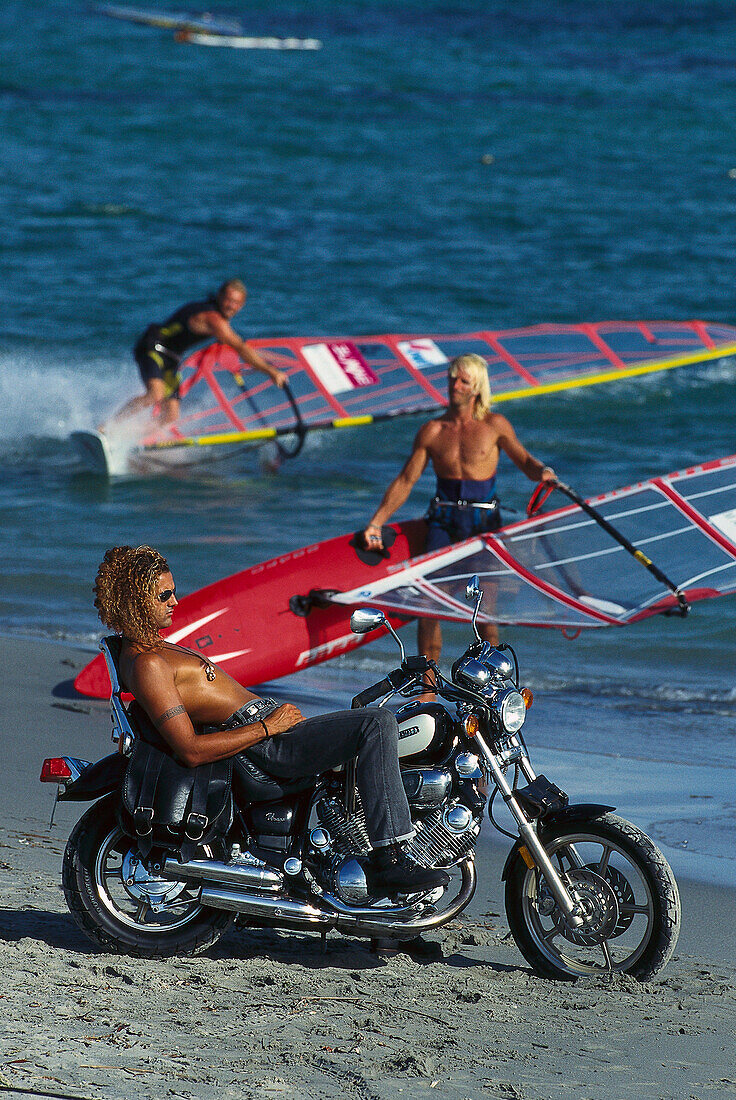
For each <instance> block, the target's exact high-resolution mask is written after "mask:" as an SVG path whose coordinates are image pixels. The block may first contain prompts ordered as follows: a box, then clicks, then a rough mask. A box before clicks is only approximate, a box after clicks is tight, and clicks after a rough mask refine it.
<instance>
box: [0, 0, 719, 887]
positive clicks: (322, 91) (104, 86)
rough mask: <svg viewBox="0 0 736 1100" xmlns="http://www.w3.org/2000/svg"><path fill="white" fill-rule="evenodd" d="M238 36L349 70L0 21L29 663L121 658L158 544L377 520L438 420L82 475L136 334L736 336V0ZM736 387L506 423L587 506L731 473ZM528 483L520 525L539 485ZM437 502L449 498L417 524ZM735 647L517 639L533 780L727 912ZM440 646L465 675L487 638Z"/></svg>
mask: <svg viewBox="0 0 736 1100" xmlns="http://www.w3.org/2000/svg"><path fill="white" fill-rule="evenodd" d="M141 6H142V5H141ZM171 6H172V7H176V8H178V7H180V5H178V4H177V5H171ZM148 7H149V8H150V9H151V10H166V9H167V5H165V4H156V3H154V0H149V4H148ZM190 10H192V11H196V8H194V7H192V8H191V9H190ZM216 10H217V13H219V14H222V15H227V16H234V17H236V18H240V19H241V20H242V21H243V23H244V25H245V26H246V32H247V33H250V34H254V35H260V34H276V35H294V36H299V37H318V38H320V39H322V41H323V43H324V48H323V49H322V50H321V51H319V52H309V53H307V52H303V53H299V52H293V53H290V52H283V53H276V52H266V51H260V52H257V51H237V50H226V49H217V50H214V49H207V48H204V47H195V46H191V45H185V44H181V43H177V42H176V41H175V40H174V38H173V35H172V33H171V32H169V31H164V30H160V29H155V28H150V27H143V26H137V25H134V24H132V23H127V22H122V21H118V20H114V19H111V18H108V17H105V16H104V15H103V14H100V11H99V9H97V8H96V7H95V5H82V4H75V3H70V2H68V0H47V2H46V3H45V4H43V5H39V4H37V3H32V2H31V0H5V3H4V4H3V5H2V6H0V61H1V65H0V152H1V154H2V159H1V163H2V171H1V172H0V211H1V212H2V226H1V228H0V234H1V239H2V243H3V247H2V249H1V250H0V400H1V401H2V408H3V415H2V417H0V463H1V464H2V471H3V473H2V478H1V479H0V630H2V632H3V633H4V634H5V635H15V636H21V635H22V636H31V637H39V638H44V639H52V640H53V639H57V640H61V641H65V642H71V643H74V644H76V645H81V646H83V647H89V648H90V649H93V648H94V647H95V643H96V639H97V637H98V635H99V626H98V624H97V622H96V619H95V616H94V612H93V608H92V601H91V585H92V581H93V577H94V574H95V571H96V567H97V563H98V562H99V560H100V558H101V556H102V554H103V553H104V550H105V549H106V548H107V547H108V546H110V545H113V544H114V543H118V542H133V543H138V542H152V543H154V544H155V545H157V546H158V547H159V548H160V549H161V550H162V551H163V552H164V553H165V554H166V556H167V557H168V559H169V560H170V561H171V562H172V564H173V567H174V570H175V573H176V577H177V581H178V584H179V586H180V588H181V589H182V590H191V589H194V588H197V587H200V586H201V585H202V584H204V583H207V582H209V581H211V580H213V579H215V578H216V577H218V576H224V575H226V574H229V573H232V572H235V571H236V570H238V569H241V568H244V567H245V566H248V565H251V564H253V563H255V562H258V561H261V560H263V559H265V558H268V557H271V556H273V555H275V554H278V553H279V552H282V551H284V550H287V549H291V548H293V547H295V546H299V545H303V544H306V543H309V542H313V541H316V540H318V539H321V538H325V537H328V536H331V535H334V534H338V533H340V532H342V531H346V530H350V529H352V528H354V527H357V526H358V525H362V524H363V523H364V522H365V521H366V520H367V518H368V517H369V515H370V514H371V512H372V511H373V509H374V507H375V505H376V502H377V500H378V499H379V498H380V495H381V492H382V490H383V488H384V487H385V485H386V483H387V482H388V481H389V480H390V478H391V477H392V476H393V475H394V474H395V473H396V471H397V470H398V468H399V466H400V464H401V462H402V460H403V458H404V456H405V454H406V452H407V450H408V447H409V444H410V440H411V438H412V436H413V434H414V432H415V430H416V427H417V425H418V422H416V421H411V420H407V421H403V422H394V423H392V424H389V425H386V426H380V427H379V426H376V427H372V428H364V429H360V430H355V431H351V432H347V431H344V432H336V433H332V434H331V435H325V436H323V437H321V438H317V437H315V438H314V439H310V441H309V443H308V444H307V446H306V447H305V449H304V452H303V453H302V455H301V456H300V457H299V458H298V459H297V460H295V461H294V462H292V463H287V464H285V465H284V466H283V467H282V468H281V470H280V472H279V473H278V474H277V475H273V474H269V473H267V472H266V471H265V470H264V469H262V468H261V465H260V464H259V460H258V457H257V456H256V455H252V456H246V457H245V458H244V459H243V460H242V462H236V463H233V464H232V465H228V466H224V467H223V466H218V467H217V468H213V469H211V470H206V471H204V472H198V473H191V472H190V473H187V474H181V475H179V476H176V477H165V478H164V477H159V478H139V479H126V480H123V481H118V482H114V483H107V482H102V481H100V480H99V479H97V478H94V477H92V476H90V475H89V474H87V473H86V472H85V471H84V470H83V469H82V467H81V466H80V464H79V462H78V460H77V458H76V456H75V454H74V452H73V450H72V448H71V446H70V444H69V442H68V436H69V432H70V431H71V430H73V429H75V428H80V427H89V426H92V425H94V424H95V423H97V422H98V421H99V420H100V419H102V418H104V417H105V416H106V415H107V414H109V413H110V412H111V411H112V410H113V409H114V408H115V407H117V406H118V405H119V404H120V403H121V402H122V401H123V400H125V399H126V398H127V397H128V396H129V395H130V394H131V393H133V392H136V391H137V390H138V387H139V383H138V377H137V370H136V367H135V364H134V363H133V359H132V356H131V350H130V349H131V347H132V344H133V341H134V339H135V337H136V336H137V335H138V333H139V332H140V331H141V330H142V328H143V327H144V326H145V325H146V324H147V323H148V322H149V321H151V320H156V319H160V318H162V317H163V316H165V315H166V314H167V312H168V311H170V310H171V309H173V308H175V307H176V306H178V305H179V304H181V303H182V302H184V301H186V300H188V299H189V298H191V297H194V296H197V295H199V294H200V293H202V292H205V291H208V290H210V289H211V288H213V287H215V286H217V285H218V284H219V283H220V282H221V281H222V280H223V279H224V278H226V277H230V276H240V277H241V278H243V279H244V281H245V282H246V284H247V285H248V288H249V300H248V303H247V306H246V308H245V310H244V311H243V313H242V314H240V315H238V317H237V318H236V327H237V328H238V329H239V331H241V332H242V333H243V334H244V335H249V336H252V337H256V336H274V335H278V334H291V335H325V334H338V333H343V334H350V333H370V332H386V331H404V332H421V331H435V332H438V331H439V332H441V331H445V332H461V331H472V330H473V329H478V328H501V327H511V326H519V325H527V324H535V323H538V322H542V321H552V322H554V321H585V320H604V319H636V318H644V319H659V318H669V319H685V318H694V317H700V318H704V319H708V320H713V321H726V322H732V323H733V322H734V319H735V318H736V304H735V302H734V291H733V272H734V259H735V258H736V238H735V237H734V233H733V214H734V205H735V202H736V145H735V144H734V133H735V128H734V112H733V105H734V94H735V92H736V64H735V62H736V48H735V47H734V43H735V42H736V8H734V6H733V4H732V3H731V2H730V0H666V2H665V0H653V2H652V3H649V4H646V5H643V4H641V3H640V2H639V0H616V2H615V3H613V2H606V0H603V2H601V3H598V4H592V5H591V4H582V3H580V2H578V0H555V2H551V0H550V2H544V0H527V2H526V3H525V4H518V3H515V2H514V3H512V2H511V0H463V2H461V0H444V2H440V0H421V3H420V2H419V0H399V2H396V0H372V2H367V0H341V2H340V3H336V2H335V0H311V2H310V3H309V4H306V3H302V4H297V3H295V2H291V3H289V2H286V0H268V3H266V2H263V0H255V2H252V3H249V4H248V5H247V6H246V5H239V4H235V3H230V4H223V5H222V6H221V7H218V8H217V9H216ZM735 383H736V363H734V361H733V360H727V359H724V360H721V361H717V362H714V363H710V364H708V365H704V366H701V367H691V368H683V369H680V370H677V371H672V372H668V373H667V374H664V375H659V376H657V375H653V376H650V377H647V378H645V379H640V380H634V381H628V382H621V383H617V384H612V385H609V386H605V387H594V388H590V389H584V390H581V391H580V392H579V393H575V392H571V393H567V394H560V395H557V396H553V397H545V398H541V399H539V400H538V401H529V402H520V403H518V404H516V405H511V404H508V405H505V406H504V412H505V413H507V414H508V415H509V416H510V417H511V419H512V420H513V422H514V424H515V427H516V429H517V431H518V434H519V436H520V438H521V439H522V440H523V441H524V442H525V443H526V445H527V446H528V447H529V449H530V450H531V451H532V452H533V453H535V454H537V455H539V456H540V457H542V458H544V460H545V461H546V462H548V463H549V464H551V465H553V466H554V467H555V469H556V470H557V471H558V473H559V474H560V476H562V477H563V479H564V480H566V481H567V482H569V483H570V484H572V485H574V486H575V487H576V488H577V489H578V490H579V491H580V492H582V493H584V494H585V495H593V494H595V493H599V492H603V491H605V490H607V489H611V488H615V487H618V486H622V485H626V484H630V483H632V482H633V481H638V480H640V479H642V478H646V477H649V476H652V475H654V474H659V473H665V472H669V471H672V470H675V469H679V468H682V467H685V466H687V465H689V464H691V463H694V462H700V461H705V460H708V459H710V458H716V457H721V456H724V455H728V454H731V453H733V452H734V451H736V446H735V445H734V444H735V442H736V440H735V438H734V434H735V433H734V424H735V422H736V402H735V401H734V385H735ZM500 477H501V492H502V497H503V501H504V505H505V507H506V510H507V514H509V516H510V517H511V516H512V514H513V513H512V509H519V510H522V509H523V507H524V504H525V502H526V499H527V497H528V495H529V491H530V489H531V485H530V484H529V483H527V482H526V481H525V479H524V478H523V477H522V476H521V475H520V474H519V473H518V471H515V470H514V469H513V467H510V466H509V465H508V464H505V465H504V464H502V467H501V475H500ZM430 491H431V479H430V478H429V476H428V475H427V476H425V477H424V478H423V479H422V482H421V483H420V486H419V487H418V488H417V489H416V491H415V493H414V495H413V496H412V498H411V500H410V502H409V503H408V504H407V505H406V507H405V508H404V509H403V510H402V512H401V515H403V516H405V517H408V516H411V515H417V514H421V512H422V511H423V509H424V505H425V501H426V499H427V497H428V496H429V494H430ZM632 568H636V566H635V565H633V564H632ZM735 626H736V604H735V603H734V600H733V598H724V599H721V600H717V601H712V602H708V603H701V604H698V605H696V606H695V608H694V609H693V612H692V614H691V616H690V617H689V619H687V620H685V621H681V620H678V619H672V618H669V619H664V618H658V619H655V620H650V621H648V622H646V623H642V624H639V625H638V626H635V627H631V628H627V629H623V630H621V629H614V630H600V631H592V632H589V633H588V634H587V635H583V636H581V637H580V638H579V639H577V640H576V641H568V640H566V639H564V638H563V637H562V636H561V635H560V634H559V633H557V632H553V631H533V630H529V629H527V630H524V629H515V630H514V629H510V630H508V631H507V632H505V635H506V638H507V640H509V641H511V642H512V643H513V644H514V646H515V647H516V649H517V651H518V654H519V659H520V662H521V666H522V671H523V674H524V678H525V680H526V681H527V682H528V683H529V684H530V686H531V687H532V688H533V689H534V691H535V693H536V696H537V700H536V702H535V706H534V708H533V710H532V711H531V713H530V716H529V722H528V727H527V728H528V739H529V741H530V744H531V745H532V746H533V747H534V748H535V752H536V753H537V754H539V756H538V761H537V762H538V763H540V764H544V767H545V768H546V769H547V770H548V773H549V774H550V775H551V776H552V777H553V778H557V780H558V782H560V781H561V780H560V776H564V778H565V783H566V784H567V786H568V788H569V789H570V790H571V793H574V794H576V795H577V794H579V795H585V797H586V798H593V797H603V796H604V791H605V792H608V793H606V795H605V797H606V798H614V797H615V798H616V800H617V802H618V804H619V805H620V806H621V807H622V808H623V809H624V810H625V811H626V812H629V813H630V815H631V816H635V818H636V820H638V821H639V822H640V823H641V824H642V825H644V826H645V827H649V828H651V829H652V831H653V832H654V833H655V835H657V837H658V839H659V840H660V841H661V843H663V845H664V846H665V850H666V851H667V853H668V855H670V856H671V858H672V859H673V861H674V862H675V863H676V865H677V866H678V867H679V868H681V869H683V870H684V871H686V872H688V873H707V874H708V875H711V876H712V877H714V878H719V879H722V880H728V881H731V880H733V881H734V882H736V843H735V842H736V795H734V778H736V682H735V679H734V672H733V642H734V627H735ZM412 634H413V628H411V627H410V628H408V631H407V636H408V637H409V638H411V637H412ZM445 639H446V644H445V657H446V659H447V663H448V664H449V660H450V658H451V657H452V656H454V655H455V654H456V653H457V652H458V650H459V648H460V647H461V646H464V644H465V642H466V640H467V630H466V629H465V628H463V627H459V626H452V627H448V628H447V629H446V631H445ZM392 657H393V654H392V651H391V648H390V645H389V643H388V642H384V641H381V642H379V643H376V644H374V645H371V646H369V647H367V648H365V649H363V650H360V651H358V652H357V653H355V654H353V655H351V656H349V657H343V658H340V659H339V660H337V661H335V662H331V663H330V664H328V665H323V666H320V667H319V668H317V669H314V670H310V671H309V672H308V673H306V674H304V675H302V676H299V677H294V678H291V679H290V680H289V681H285V682H283V683H280V684H277V685H274V687H275V689H276V690H278V691H281V692H282V693H285V695H288V696H289V697H292V698H296V699H297V701H301V702H302V703H303V705H304V707H305V709H307V710H309V709H310V708H311V709H312V710H318V709H319V708H320V707H322V708H323V709H326V708H328V707H335V706H341V705H343V704H344V703H345V701H346V700H347V699H349V698H350V697H351V696H352V695H353V694H354V692H355V690H356V689H357V688H358V687H360V686H364V685H366V684H367V683H368V682H369V681H371V680H372V679H373V678H378V676H379V675H380V674H381V672H382V671H383V670H384V669H385V668H386V665H387V663H388V662H389V661H390V660H392ZM540 770H541V768H540Z"/></svg>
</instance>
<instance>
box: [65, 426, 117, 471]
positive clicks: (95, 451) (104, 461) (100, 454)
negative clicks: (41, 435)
mask: <svg viewBox="0 0 736 1100" xmlns="http://www.w3.org/2000/svg"><path fill="white" fill-rule="evenodd" d="M70 438H71V441H72V443H73V444H74V446H75V447H76V449H77V452H78V454H79V455H80V457H81V458H82V460H83V462H84V463H85V465H86V466H87V467H88V468H89V469H90V470H92V471H93V472H94V473H96V474H103V475H104V476H105V477H116V476H118V475H120V474H125V473H127V472H128V464H127V455H125V456H121V455H119V454H116V451H115V449H114V448H113V447H112V446H111V445H110V441H109V440H108V439H107V437H106V436H104V435H102V434H101V433H100V432H83V431H79V432H72V434H71V437H70Z"/></svg>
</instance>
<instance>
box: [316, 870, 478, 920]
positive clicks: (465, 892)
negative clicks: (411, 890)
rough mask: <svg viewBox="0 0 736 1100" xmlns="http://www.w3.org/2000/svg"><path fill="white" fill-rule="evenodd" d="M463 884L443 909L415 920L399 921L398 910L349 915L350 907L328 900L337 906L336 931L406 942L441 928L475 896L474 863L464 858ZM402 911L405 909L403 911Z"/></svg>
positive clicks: (363, 911) (362, 912)
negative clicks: (387, 937) (453, 898)
mask: <svg viewBox="0 0 736 1100" xmlns="http://www.w3.org/2000/svg"><path fill="white" fill-rule="evenodd" d="M460 870H461V872H462V882H461V885H460V891H459V893H458V895H457V897H456V898H455V900H454V901H453V902H452V903H451V904H450V905H449V906H448V907H447V908H446V909H440V910H436V909H435V910H434V911H433V912H429V913H427V914H426V915H424V916H421V917H416V918H415V919H414V920H402V919H401V917H400V916H398V915H397V913H398V912H401V910H384V911H383V912H384V914H385V915H384V916H381V915H380V913H381V910H380V909H373V910H368V911H366V910H365V909H362V910H361V911H360V912H359V913H355V912H351V910H350V907H349V906H347V905H344V904H343V903H342V902H340V901H338V900H337V898H334V899H333V898H331V899H330V902H331V904H333V905H336V906H337V907H339V913H338V917H337V928H338V930H339V931H342V932H350V933H352V934H353V935H365V936H379V935H383V936H389V937H391V938H392V939H399V940H407V939H413V938H414V936H419V935H421V934H422V932H431V931H432V929H434V928H441V927H442V926H443V925H444V924H447V923H448V921H451V920H452V918H453V917H456V916H457V915H458V913H462V911H463V909H464V908H465V906H466V905H468V904H469V902H470V901H471V899H472V897H473V894H474V893H475V887H476V884H477V881H478V876H477V875H476V873H475V863H474V861H473V859H472V858H469V859H466V860H465V862H464V863H462V864H461V866H460ZM404 911H405V910H404Z"/></svg>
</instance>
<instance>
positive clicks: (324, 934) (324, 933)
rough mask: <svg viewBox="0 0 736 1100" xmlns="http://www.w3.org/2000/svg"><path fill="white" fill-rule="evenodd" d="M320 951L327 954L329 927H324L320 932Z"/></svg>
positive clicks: (321, 953)
mask: <svg viewBox="0 0 736 1100" xmlns="http://www.w3.org/2000/svg"><path fill="white" fill-rule="evenodd" d="M319 952H320V955H326V954H327V929H326V928H323V929H322V931H321V932H320V934H319Z"/></svg>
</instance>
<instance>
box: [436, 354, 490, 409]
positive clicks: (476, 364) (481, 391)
mask: <svg viewBox="0 0 736 1100" xmlns="http://www.w3.org/2000/svg"><path fill="white" fill-rule="evenodd" d="M459 370H464V371H466V372H467V373H468V374H469V375H470V377H471V379H472V382H473V393H474V394H475V407H474V408H473V419H474V420H485V418H486V415H487V414H488V413H489V412H490V411H491V403H492V397H491V384H490V382H489V381H488V364H487V363H486V361H485V359H484V358H483V357H482V356H481V355H475V354H474V352H472V351H471V352H468V354H466V355H458V356H457V358H455V359H453V360H452V362H451V363H450V365H449V367H448V368H447V373H448V375H449V376H450V378H454V377H455V375H456V374H457V372H458V371H459Z"/></svg>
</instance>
